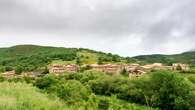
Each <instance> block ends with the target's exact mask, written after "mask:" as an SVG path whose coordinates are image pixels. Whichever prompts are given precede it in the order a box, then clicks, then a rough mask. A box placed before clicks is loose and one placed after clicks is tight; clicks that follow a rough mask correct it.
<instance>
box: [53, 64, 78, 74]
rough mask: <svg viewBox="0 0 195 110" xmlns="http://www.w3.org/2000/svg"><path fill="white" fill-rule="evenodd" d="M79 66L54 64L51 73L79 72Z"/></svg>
mask: <svg viewBox="0 0 195 110" xmlns="http://www.w3.org/2000/svg"><path fill="white" fill-rule="evenodd" d="M79 69H80V68H79V66H77V65H73V64H72V65H59V64H54V65H51V66H50V67H49V73H65V72H71V73H73V72H78V71H79Z"/></svg>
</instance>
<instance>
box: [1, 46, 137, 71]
mask: <svg viewBox="0 0 195 110" xmlns="http://www.w3.org/2000/svg"><path fill="white" fill-rule="evenodd" d="M132 62H136V61H135V60H134V59H132V58H124V57H120V56H119V55H113V54H111V53H103V52H98V51H93V50H89V49H83V48H63V47H46V46H37V45H17V46H13V47H10V48H0V71H1V72H2V71H7V70H12V69H15V70H23V71H33V70H40V69H44V68H46V67H47V65H49V64H51V63H64V64H68V63H70V64H75V63H76V64H79V65H82V64H94V63H132Z"/></svg>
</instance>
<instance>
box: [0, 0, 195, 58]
mask: <svg viewBox="0 0 195 110" xmlns="http://www.w3.org/2000/svg"><path fill="white" fill-rule="evenodd" d="M193 4H195V1H194V0H185V1H178V0H147V1H146V0H122V1H119V0H106V1H105V0H33V1H32V0H0V31H2V32H3V31H9V32H10V31H11V32H13V33H14V31H20V33H22V32H23V31H25V32H28V31H30V32H33V33H34V34H33V35H35V38H36V33H37V34H40V33H47V35H48V39H49V37H51V36H49V35H50V34H52V35H53V34H55V35H56V36H61V38H60V40H61V39H63V38H64V40H70V38H68V37H71V40H70V42H71V41H72V42H74V41H81V42H83V44H80V45H79V46H84V47H85V46H87V48H95V49H100V50H105V51H111V52H112V51H114V52H116V51H118V50H119V52H118V53H119V54H121V53H122V54H123V53H125V55H134V54H132V52H131V53H128V52H124V51H135V53H136V54H144V53H154V52H157V53H158V52H160V53H163V52H164V53H171V51H168V52H167V51H161V50H160V48H173V49H176V50H174V52H175V51H177V50H178V52H179V51H185V50H184V49H189V48H195V45H193V44H192V42H191V41H192V40H195V39H194V35H195V31H194V29H195V22H194V19H195V13H194V7H193ZM21 35H22V34H21ZM133 35H135V36H136V37H138V38H136V39H137V40H136V41H137V43H136V44H135V43H134V39H135V37H130V36H133ZM75 39H77V40H75ZM83 39H85V40H83ZM121 39H128V40H122V41H121ZM174 39H176V40H177V41H179V42H178V43H180V44H178V49H177V48H175V47H174V45H171V47H167V46H166V45H168V44H167V43H172V44H174V43H175V41H174ZM180 39H185V40H186V42H188V41H189V43H191V44H190V45H191V46H190V47H189V46H188V47H185V46H184V45H185V44H186V42H185V43H184V42H183V41H182V40H180ZM119 41H120V42H119ZM24 42H25V41H24ZM86 42H90V43H89V44H87V45H86V44H85V43H86ZM102 42H103V43H102ZM95 44H99V45H100V47H97V48H96V46H97V45H95ZM107 44H109V46H110V47H116V46H118V48H123V49H121V50H120V49H117V50H114V49H111V48H108V49H105V47H106V46H108V45H107ZM132 44H133V45H135V48H134V49H132V48H128V45H129V46H132ZM72 46H74V44H73V45H72ZM180 47H185V48H181V49H180ZM116 53H117V52H116ZM123 55H124V54H123Z"/></svg>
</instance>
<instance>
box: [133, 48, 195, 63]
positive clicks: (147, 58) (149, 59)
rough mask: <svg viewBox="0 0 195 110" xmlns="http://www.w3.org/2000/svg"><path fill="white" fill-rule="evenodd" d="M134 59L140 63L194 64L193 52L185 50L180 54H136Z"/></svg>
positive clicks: (194, 56)
mask: <svg viewBox="0 0 195 110" xmlns="http://www.w3.org/2000/svg"><path fill="white" fill-rule="evenodd" d="M134 58H135V59H137V60H139V61H141V62H142V63H155V62H159V63H164V64H168V65H171V64H172V63H177V62H181V63H187V64H190V65H192V66H195V52H193V51H192V52H185V53H182V54H175V55H142V56H136V57H134Z"/></svg>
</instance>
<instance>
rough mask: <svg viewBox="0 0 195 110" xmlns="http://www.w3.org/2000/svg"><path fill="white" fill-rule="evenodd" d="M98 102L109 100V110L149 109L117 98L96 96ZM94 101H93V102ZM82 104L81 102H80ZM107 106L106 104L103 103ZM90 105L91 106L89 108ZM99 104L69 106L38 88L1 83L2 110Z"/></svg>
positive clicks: (83, 109)
mask: <svg viewBox="0 0 195 110" xmlns="http://www.w3.org/2000/svg"><path fill="white" fill-rule="evenodd" d="M95 97H96V101H100V100H108V101H109V105H110V106H109V109H108V110H148V109H149V108H147V107H145V106H141V105H137V104H131V103H128V102H125V101H121V100H118V99H116V98H115V97H103V96H95ZM93 101H94V100H93V99H91V102H92V103H94V102H93ZM78 103H81V102H78ZM103 104H105V103H103ZM89 105H90V106H89ZM97 106H98V102H97V103H96V102H95V103H94V105H93V104H90V100H89V101H88V102H87V103H82V104H81V106H78V104H76V106H74V105H69V106H68V105H67V104H65V103H64V102H63V101H61V100H59V99H58V98H54V97H49V96H48V95H47V94H44V93H42V92H40V91H39V90H38V89H37V88H35V87H33V86H31V85H29V84H25V83H9V82H2V83H0V110H98V108H97Z"/></svg>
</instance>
